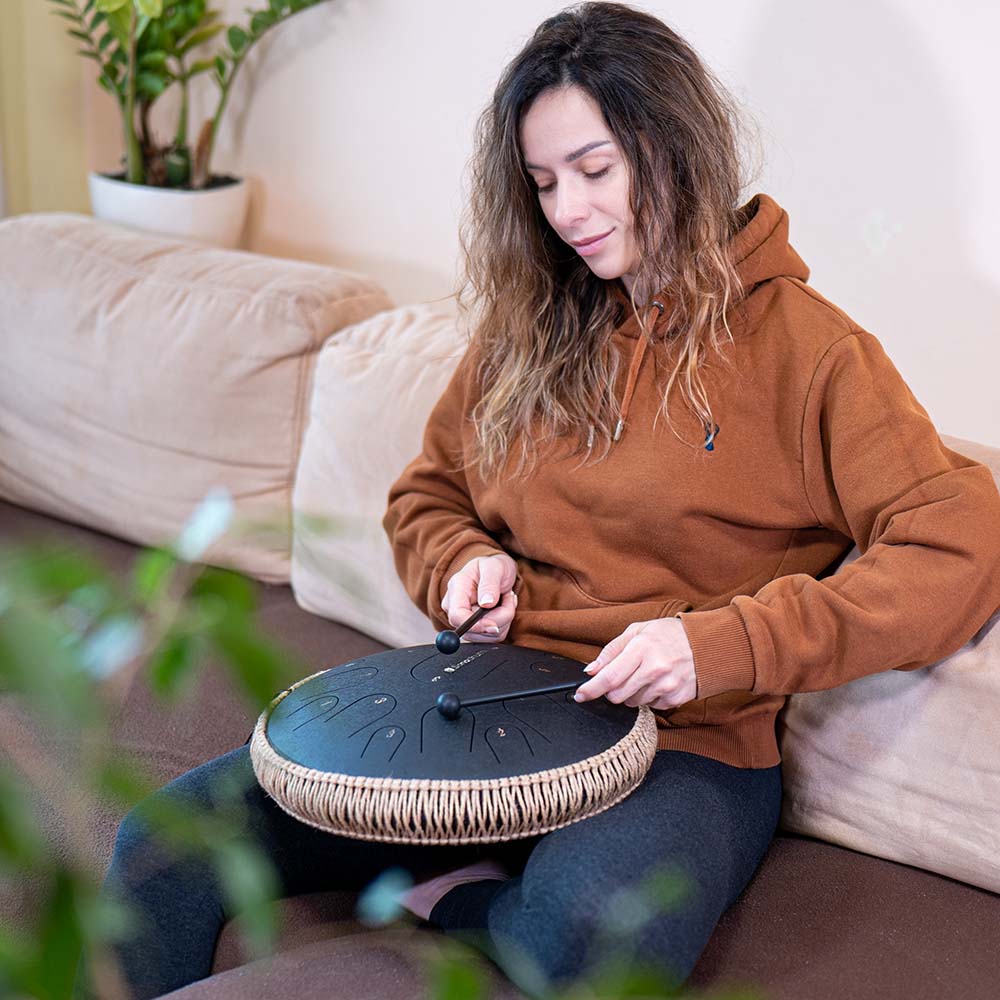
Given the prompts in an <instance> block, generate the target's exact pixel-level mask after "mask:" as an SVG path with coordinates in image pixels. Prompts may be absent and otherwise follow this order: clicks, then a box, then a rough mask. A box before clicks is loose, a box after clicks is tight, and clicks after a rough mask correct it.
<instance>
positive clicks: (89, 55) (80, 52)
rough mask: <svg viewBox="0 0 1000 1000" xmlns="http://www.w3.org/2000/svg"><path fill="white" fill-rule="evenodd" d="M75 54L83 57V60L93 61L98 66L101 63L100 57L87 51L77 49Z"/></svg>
mask: <svg viewBox="0 0 1000 1000" xmlns="http://www.w3.org/2000/svg"><path fill="white" fill-rule="evenodd" d="M76 54H77V55H78V56H83V57H84V58H85V59H93V60H94V62H96V63H98V64H100V62H101V57H100V56H99V55H98V54H97V53H96V52H89V51H88V50H87V49H77V50H76Z"/></svg>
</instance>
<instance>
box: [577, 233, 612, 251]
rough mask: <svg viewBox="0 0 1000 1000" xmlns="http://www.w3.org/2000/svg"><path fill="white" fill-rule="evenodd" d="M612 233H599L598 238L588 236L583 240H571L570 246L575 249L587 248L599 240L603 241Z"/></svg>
mask: <svg viewBox="0 0 1000 1000" xmlns="http://www.w3.org/2000/svg"><path fill="white" fill-rule="evenodd" d="M610 233H611V230H610V229H609V230H608V231H607V232H606V233H598V234H597V235H596V236H587V237H585V238H584V239H582V240H570V244H571V245H572V246H575V247H587V246H590V244H591V243H596V242H597V241H598V240H603V239H604V237H605V236H608V235H609V234H610Z"/></svg>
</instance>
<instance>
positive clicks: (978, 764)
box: [780, 437, 1000, 892]
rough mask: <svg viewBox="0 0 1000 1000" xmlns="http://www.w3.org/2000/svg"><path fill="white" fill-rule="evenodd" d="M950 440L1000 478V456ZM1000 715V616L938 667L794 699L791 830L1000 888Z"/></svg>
mask: <svg viewBox="0 0 1000 1000" xmlns="http://www.w3.org/2000/svg"><path fill="white" fill-rule="evenodd" d="M942 440H943V441H944V443H945V445H946V446H947V447H949V448H951V449H953V450H954V451H957V452H960V453H962V454H964V455H968V456H969V457H970V458H974V459H975V460H977V461H980V462H983V463H984V464H985V465H988V466H989V467H990V468H991V469H992V471H993V475H994V477H996V478H997V480H998V483H1000V449H994V448H988V447H986V446H984V445H979V444H975V443H974V442H971V441H963V440H960V439H957V438H948V437H943V438H942ZM984 530H993V531H997V530H1000V526H998V525H992V526H985V525H984ZM857 556H858V551H857V549H855V550H853V551H852V552H851V553H849V554H848V556H847V558H846V559H845V560H844V563H842V565H841V567H840V568H843V566H844V565H847V563H848V562H852V561H853V560H854V559H855V558H857ZM838 572H839V569H838ZM955 596H956V600H960V599H961V595H958V594H956V595H955ZM947 613H948V609H947V608H942V609H941V614H947ZM998 719H1000V612H998V613H997V614H994V615H993V616H992V617H991V618H990V620H989V621H988V622H987V623H986V624H985V625H984V626H983V627H982V628H981V629H980V630H979V632H978V633H977V634H976V635H975V636H974V637H973V638H972V639H971V640H970V641H969V642H968V643H966V645H965V646H963V647H962V648H961V649H959V650H958V651H957V652H955V653H954V654H953V655H951V656H948V657H946V658H945V659H943V660H941V661H940V662H938V663H936V664H934V665H932V666H928V667H925V668H923V669H920V670H913V671H898V670H888V671H885V672H883V673H879V674H874V675H872V676H870V677H862V678H860V679H858V680H855V681H852V682H851V683H849V684H845V685H842V686H841V687H838V688H833V689H832V690H829V691H816V692H810V693H808V694H797V695H793V696H792V697H791V698H790V699H789V700H788V704H787V705H786V707H785V709H784V711H783V713H782V717H781V726H780V736H781V753H782V762H783V774H784V780H785V800H784V808H783V812H782V819H781V823H782V826H783V828H784V829H786V830H792V831H797V832H799V833H805V834H810V835H812V836H814V837H819V838H821V839H823V840H826V841H830V842H831V843H834V844H841V845H843V846H844V847H850V848H852V849H854V850H857V851H863V852H865V853H866V854H873V855H876V856H878V857H882V858H889V859H892V860H895V861H902V862H905V863H906V864H910V865H915V866H917V867H920V868H925V869H928V870H929V871H934V872H940V873H941V874H943V875H949V876H951V877H952V878H956V879H961V880H962V881H964V882H969V883H971V884H973V885H977V886H982V887H984V888H986V889H991V890H993V891H994V892H997V891H1000V742H998V740H997V735H996V734H997V720H998Z"/></svg>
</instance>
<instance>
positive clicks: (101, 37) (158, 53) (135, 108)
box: [49, 0, 324, 247]
mask: <svg viewBox="0 0 1000 1000" xmlns="http://www.w3.org/2000/svg"><path fill="white" fill-rule="evenodd" d="M49 2H50V3H51V4H52V5H53V6H54V7H56V8H58V9H57V10H55V11H54V13H56V14H57V15H58V16H59V17H62V18H65V19H66V20H67V21H69V22H70V24H71V27H70V28H69V29H68V30H69V34H70V35H72V36H73V37H74V38H76V39H77V40H79V41H80V42H82V43H83V47H82V48H81V49H79V50H78V51H79V53H80V55H82V56H85V57H86V58H88V59H92V60H93V61H94V62H96V63H97V65H98V78H97V82H98V83H99V85H100V86H101V87H102V88H103V89H104V90H106V91H107V92H108V93H109V94H111V95H112V97H114V98H115V100H116V102H117V104H118V107H119V110H120V112H121V116H122V131H123V137H124V142H125V154H124V157H123V167H124V169H123V170H122V171H120V172H118V173H117V174H114V173H106V174H105V173H97V172H91V174H90V175H89V184H90V198H91V206H92V208H93V212H94V215H96V216H97V217H98V218H103V219H109V220H111V221H113V222H121V223H123V224H125V225H129V226H133V227H136V228H140V229H146V230H152V231H154V232H161V233H167V234H169V235H175V236H183V237H187V238H190V239H194V240H198V241H199V242H204V243H211V244H214V245H217V246H228V247H233V246H236V245H237V244H238V242H239V238H240V234H241V232H242V229H243V222H244V218H245V216H246V209H247V204H248V188H247V184H246V181H245V180H244V179H242V178H236V177H231V176H228V175H217V174H213V173H212V169H211V160H212V153H213V150H214V146H215V140H216V137H217V136H218V133H219V125H220V121H221V119H222V116H223V113H224V112H225V110H226V105H227V103H228V100H229V94H230V92H231V90H232V87H233V81H234V80H235V78H236V75H237V74H238V73H239V70H240V67H241V66H242V65H243V62H244V60H245V59H246V57H247V54H248V53H249V51H250V50H251V48H253V46H254V44H255V43H256V42H257V41H259V40H260V39H261V38H262V37H263V36H264V34H266V33H267V32H268V31H269V30H270V29H271V28H273V27H275V26H276V25H278V24H280V23H282V22H283V21H286V20H287V19H288V18H289V17H292V16H293V15H295V14H297V13H299V12H300V11H303V10H306V9H308V8H310V7H314V6H316V5H317V4H318V3H322V2H324V0H267V3H266V5H265V6H263V7H262V8H261V9H259V10H253V9H249V8H248V9H247V14H248V16H249V21H248V23H246V24H245V25H244V26H243V27H240V26H237V25H231V26H226V25H224V24H222V23H221V22H220V20H219V17H220V15H219V12H218V11H216V10H210V9H209V7H208V0H173V2H172V0H49ZM219 36H221V37H219ZM213 41H214V42H215V48H214V50H213V49H211V48H210V49H208V50H207V51H206V49H205V46H207V45H209V43H212V42H213ZM219 43H221V44H219ZM206 74H207V75H208V76H210V77H211V79H212V81H213V82H214V84H215V85H216V87H217V88H218V97H217V101H216V105H215V111H214V113H213V114H212V115H211V117H210V118H208V119H207V120H206V121H205V122H204V123H203V124H202V126H201V128H200V129H199V130H198V133H197V137H196V139H195V142H194V146H193V147H192V146H191V145H190V142H189V138H188V131H189V121H188V118H189V87H190V85H191V81H192V80H194V79H195V78H197V77H200V76H204V75H206ZM175 86H176V87H177V88H179V91H180V101H179V106H178V112H177V122H176V127H175V129H174V130H173V135H172V136H171V137H170V138H169V139H168V140H167V141H165V142H162V141H160V140H159V139H158V138H157V137H156V136H155V135H154V134H153V131H152V129H151V127H150V115H151V111H152V109H153V106H154V105H155V103H156V102H157V100H159V98H160V97H162V95H163V94H164V93H166V92H167V91H168V90H169V89H170V88H172V87H175Z"/></svg>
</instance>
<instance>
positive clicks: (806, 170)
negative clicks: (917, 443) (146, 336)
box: [91, 0, 1000, 446]
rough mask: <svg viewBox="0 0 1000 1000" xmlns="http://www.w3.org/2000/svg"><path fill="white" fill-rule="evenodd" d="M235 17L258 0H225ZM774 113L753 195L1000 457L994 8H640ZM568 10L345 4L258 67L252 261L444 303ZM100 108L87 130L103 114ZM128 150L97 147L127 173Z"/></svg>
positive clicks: (998, 24) (225, 164)
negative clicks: (541, 56)
mask: <svg viewBox="0 0 1000 1000" xmlns="http://www.w3.org/2000/svg"><path fill="white" fill-rule="evenodd" d="M219 5H220V6H221V7H223V8H224V9H225V10H226V11H227V13H228V14H229V16H230V19H231V20H232V21H239V20H241V19H242V16H243V15H242V10H243V8H244V6H245V2H244V0H226V2H225V3H220V4H219ZM634 5H635V6H638V7H641V8H643V9H645V10H649V11H651V12H652V13H654V14H656V15H657V16H659V17H661V18H663V19H664V20H665V21H667V23H668V24H670V25H671V26H672V27H674V28H675V29H676V30H677V31H678V32H679V33H680V34H681V35H683V36H684V37H686V38H687V39H688V40H689V41H690V42H691V43H692V44H693V45H694V46H695V48H696V49H697V50H698V51H699V52H700V53H701V54H702V56H703V57H704V58H705V59H706V61H707V62H708V63H709V65H710V66H712V68H713V69H714V70H715V71H716V73H717V74H718V75H719V76H720V77H721V78H722V79H723V81H724V82H725V83H726V84H727V85H728V86H729V87H730V88H731V89H732V90H733V91H734V93H735V94H736V96H737V97H738V98H739V99H740V100H741V101H743V102H744V104H745V106H746V107H747V109H748V110H749V111H750V113H751V114H752V115H753V117H754V118H755V119H756V120H757V121H758V122H759V124H760V126H761V129H762V140H763V156H764V159H763V166H762V168H761V170H760V172H759V175H758V179H757V182H756V183H755V184H754V185H752V187H751V188H750V189H749V190H748V191H747V192H746V195H747V196H748V197H749V196H750V195H752V194H753V193H754V192H755V191H766V192H767V193H769V194H770V195H771V196H772V197H774V198H775V199H776V200H777V201H778V202H779V203H780V204H781V205H783V206H784V207H785V208H786V209H787V210H788V212H789V215H790V217H791V240H792V243H793V245H794V246H795V247H796V249H797V250H798V251H799V253H800V254H801V255H802V256H803V258H804V259H805V260H806V262H807V263H808V264H809V266H810V268H811V269H812V276H811V279H810V281H811V283H812V284H813V285H814V286H815V287H816V288H817V290H819V291H820V292H821V293H823V294H824V295H826V296H827V297H828V298H830V299H832V300H833V301H834V302H836V303H837V304H838V305H840V306H841V307H842V308H843V309H845V310H846V311H847V312H848V313H849V314H851V315H852V316H853V317H854V318H855V319H856V320H857V321H858V322H859V323H861V324H862V325H863V326H865V327H866V328H867V329H869V330H871V331H872V332H873V333H875V334H876V335H877V336H878V337H879V338H880V340H881V341H882V342H883V344H884V345H885V346H886V349H887V350H888V352H889V354H890V356H891V357H892V358H893V359H894V360H895V362H896V365H897V367H898V368H899V369H900V371H901V372H902V373H903V375H904V377H905V378H906V379H907V381H908V382H909V384H910V386H911V387H912V389H913V391H914V392H915V394H916V395H917V398H918V399H919V400H920V401H921V402H922V403H923V404H924V406H925V407H926V408H927V409H928V411H929V412H930V415H931V417H932V418H933V419H934V421H935V422H936V424H937V425H938V428H939V429H940V430H941V431H942V432H944V433H949V434H956V435H959V436H963V437H969V438H973V439H976V440H979V441H982V442H985V443H988V444H993V445H998V446H1000V403H998V392H997V389H996V386H997V382H998V377H997V376H998V367H1000V252H998V250H997V247H998V246H1000V203H998V200H997V198H996V190H995V184H994V179H995V178H996V176H997V167H996V164H997V163H998V162H1000V135H998V132H997V129H996V128H995V126H993V125H992V124H991V123H993V122H995V120H996V100H997V95H998V87H997V83H998V74H997V56H996V52H995V46H996V40H997V38H998V37H1000V5H997V4H996V3H994V2H993V0H979V2H977V0H956V2H953V3H951V4H949V5H944V4H940V3H939V2H936V0H841V2H839V3H836V4H834V3H816V2H813V3H802V2H801V0H798V2H793V0H674V2H671V3H666V2H657V3H650V2H636V3H635V4H634ZM564 6H565V4H564V3H562V2H545V0H506V2H505V3H503V4H498V3H495V2H485V0H419V2H417V3H413V2H409V0H332V2H331V3H329V4H324V5H322V6H320V7H318V8H316V9H314V10H311V11H307V12H305V13H303V14H300V15H298V16H297V17H296V18H295V19H294V20H292V21H290V22H289V23H288V24H286V25H284V26H283V27H282V28H281V29H280V31H276V32H274V33H272V35H271V36H270V37H269V38H268V39H266V40H265V41H264V42H263V43H262V44H261V46H259V48H258V50H256V51H255V52H254V53H253V54H252V55H251V57H250V59H249V60H248V63H247V65H246V67H245V68H244V71H243V72H244V74H245V75H244V76H243V78H242V79H241V80H240V81H239V85H238V86H237V88H236V91H235V93H234V97H233V99H232V102H231V106H230V109H229V112H228V117H227V119H226V120H225V121H224V125H223V132H222V136H221V138H220V144H219V148H218V155H217V158H216V164H215V165H216V166H217V167H218V168H222V169H228V170H231V171H233V172H235V173H241V174H245V175H248V176H250V177H251V178H253V180H254V188H255V190H254V199H255V201H254V208H253V215H252V219H251V222H250V225H249V228H248V233H247V242H246V246H247V248H248V249H253V250H256V251H259V252H262V253H269V254H276V255H283V256H289V257H297V258H302V259H308V260H315V261H321V262H326V263H332V264H337V265H341V266H344V267H350V268H354V269H358V270H362V271H365V272H368V273H371V274H373V275H375V276H376V277H378V278H379V279H380V280H381V281H382V282H383V283H384V284H385V286H386V287H387V288H388V289H389V291H390V292H391V293H392V295H393V296H394V298H395V299H396V300H397V301H398V302H405V301H417V300H425V299H430V298H434V297H438V296H444V295H447V294H448V293H449V292H450V291H451V289H452V283H453V278H454V274H455V263H456V257H457V251H458V242H457V233H456V230H457V224H458V215H459V212H460V209H461V205H462V202H463V198H464V188H463V183H464V178H463V171H464V168H465V165H466V161H467V158H468V156H469V153H470V151H471V138H472V128H473V123H474V121H475V119H476V117H477V115H478V113H479V111H480V109H481V108H482V107H483V106H484V104H485V103H486V102H487V100H488V98H489V96H490V94H491V92H492V88H493V86H494V85H495V82H496V80H497V77H498V76H499V73H500V71H501V68H502V67H503V66H504V65H505V63H506V62H507V61H508V60H509V59H510V57H511V56H512V55H513V54H514V53H515V52H516V51H517V50H518V49H519V48H520V47H521V45H522V44H523V43H524V41H525V40H526V39H527V37H528V36H529V35H530V34H531V32H532V30H533V29H534V28H535V26H536V25H537V24H538V23H539V22H540V21H541V20H542V19H543V18H544V17H545V16H547V15H549V14H551V13H553V12H555V11H557V10H559V9H561V8H562V7H564ZM102 96H103V95H100V96H99V97H97V98H95V99H94V102H95V110H94V111H93V112H92V115H93V119H94V120H93V122H92V128H93V129H94V130H97V129H103V131H104V132H105V133H106V134H111V133H109V131H108V124H107V121H108V114H109V113H110V107H109V105H108V103H107V102H106V101H102V100H101V97H102ZM118 158H119V150H118V149H114V150H113V151H112V150H110V149H108V147H107V146H106V145H102V146H101V147H100V148H99V149H93V150H92V164H91V165H92V166H95V167H98V168H100V169H111V168H113V167H115V166H116V164H117V161H118Z"/></svg>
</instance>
